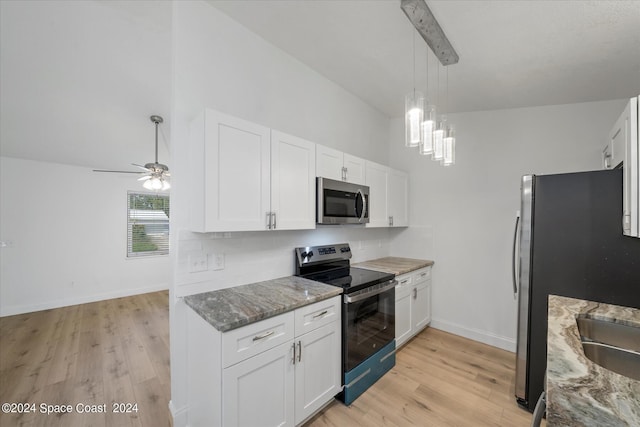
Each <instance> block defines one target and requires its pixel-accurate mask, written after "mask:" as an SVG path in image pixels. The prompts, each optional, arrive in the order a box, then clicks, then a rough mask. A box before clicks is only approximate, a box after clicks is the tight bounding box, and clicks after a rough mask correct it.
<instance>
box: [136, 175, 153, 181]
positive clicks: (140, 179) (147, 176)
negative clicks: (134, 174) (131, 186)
mask: <svg viewBox="0 0 640 427" xmlns="http://www.w3.org/2000/svg"><path fill="white" fill-rule="evenodd" d="M148 179H151V175H145V176H141V177H140V178H138V181H146V180H148Z"/></svg>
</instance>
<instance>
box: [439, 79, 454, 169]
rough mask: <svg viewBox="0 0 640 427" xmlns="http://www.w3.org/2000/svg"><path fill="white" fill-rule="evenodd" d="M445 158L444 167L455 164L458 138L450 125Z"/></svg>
mask: <svg viewBox="0 0 640 427" xmlns="http://www.w3.org/2000/svg"><path fill="white" fill-rule="evenodd" d="M446 103H447V106H448V104H449V69H448V68H447V95H446ZM442 142H443V157H442V165H443V166H451V165H453V164H454V163H455V160H456V137H455V132H454V129H453V126H451V125H450V124H449V125H447V127H446V128H445V133H444V139H443V141H442Z"/></svg>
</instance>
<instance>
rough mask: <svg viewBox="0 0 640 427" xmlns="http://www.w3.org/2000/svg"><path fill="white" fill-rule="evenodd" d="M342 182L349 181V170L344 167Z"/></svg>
mask: <svg viewBox="0 0 640 427" xmlns="http://www.w3.org/2000/svg"><path fill="white" fill-rule="evenodd" d="M342 180H343V181H346V180H347V168H345V167H344V166H343V167H342Z"/></svg>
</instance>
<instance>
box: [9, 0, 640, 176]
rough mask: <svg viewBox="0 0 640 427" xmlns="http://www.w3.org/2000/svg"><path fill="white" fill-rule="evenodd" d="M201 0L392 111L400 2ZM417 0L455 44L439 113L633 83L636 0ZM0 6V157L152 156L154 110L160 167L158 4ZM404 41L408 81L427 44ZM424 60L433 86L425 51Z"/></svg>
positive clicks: (167, 94)
mask: <svg viewBox="0 0 640 427" xmlns="http://www.w3.org/2000/svg"><path fill="white" fill-rule="evenodd" d="M210 3H211V4H213V5H214V6H215V7H218V8H219V9H220V10H222V11H223V12H224V13H226V14H228V15H230V16H231V17H232V18H233V19H235V20H237V21H239V22H240V23H241V24H242V25H244V26H246V27H248V28H249V29H250V30H251V31H254V32H256V33H257V34H259V35H260V36H262V37H263V38H265V39H267V40H268V41H270V42H271V43H273V44H274V45H277V46H278V47H280V48H281V49H283V50H284V51H286V52H288V53H289V54H291V55H292V56H294V57H296V58H298V59H299V60H300V61H302V62H303V63H306V64H308V66H309V67H311V68H312V69H314V70H316V71H317V72H319V73H321V74H323V75H324V76H326V77H327V78H329V79H330V80H332V81H334V82H336V83H338V84H339V85H341V86H342V87H344V88H345V89H347V90H348V91H350V92H352V93H353V94H355V95H356V96H358V97H360V98H361V99H363V100H364V101H365V102H367V103H369V104H371V105H373V106H375V107H376V108H378V109H379V110H380V111H382V112H384V113H385V114H387V115H388V116H389V117H399V116H402V114H403V103H404V94H405V93H407V92H409V91H410V90H411V88H412V58H413V55H412V39H413V37H414V30H413V27H412V26H411V24H410V23H409V21H408V20H407V18H406V17H405V15H404V13H403V12H402V11H401V9H400V0H378V1H375V0H374V1H360V0H358V1H356V0H341V1H337V0H308V1H301V0H299V1H270V0H260V1H250V0H245V1H210ZM428 4H429V6H430V7H431V9H432V11H433V13H434V14H435V16H436V18H437V19H438V20H439V22H440V24H441V26H442V28H443V29H444V31H445V33H446V34H447V36H448V37H449V39H450V41H451V43H452V44H453V46H454V48H455V49H456V50H457V52H458V54H459V55H460V63H459V64H456V65H453V66H450V67H447V68H448V69H449V80H450V85H449V99H450V101H449V105H450V110H451V111H473V110H485V109H501V108H513V107H522V106H536V105H548V104H564V103H574V102H584V101H597V100H606V99H617V98H624V97H630V96H632V95H633V94H638V93H639V92H640V30H639V28H640V1H596V2H594V1H433V0H429V1H428ZM0 8H1V13H0V19H1V22H0V143H1V144H0V150H1V151H0V154H2V155H3V156H11V157H22V158H29V159H36V160H43V161H48V162H56V163H64V164H73V165H80V166H89V167H92V168H105V169H128V168H129V167H130V165H129V164H130V163H132V162H135V163H147V162H150V161H152V160H153V136H154V133H153V132H154V131H153V124H152V123H151V122H150V121H149V116H150V115H152V114H159V115H161V116H164V117H165V119H167V120H166V121H165V123H164V124H163V125H162V126H161V129H160V130H161V134H160V158H159V160H160V162H161V163H168V164H169V166H170V162H169V161H168V150H167V141H168V136H169V134H170V130H169V120H168V119H169V117H168V116H169V113H170V109H171V47H170V46H171V3H170V2H167V1H131V0H124V1H115V0H109V1H102V0H95V1H75V0H55V1H51V0H43V1H36V0H32V1H10V0H1V1H0ZM416 40H417V46H418V48H417V55H416V56H417V72H418V76H417V82H418V87H419V88H421V87H424V86H425V80H426V79H425V77H426V71H425V68H426V67H425V63H426V52H427V50H426V49H427V48H426V44H425V43H424V42H423V41H422V40H421V39H420V38H416ZM430 64H431V79H430V82H431V93H432V94H433V93H434V92H435V82H436V79H435V70H436V68H435V59H434V57H433V56H431V63H430ZM441 82H444V76H443V75H441ZM442 86H444V85H442ZM434 98H435V97H434ZM441 98H442V99H441V100H440V101H439V102H437V104H438V106H440V107H441V106H442V105H443V104H444V99H443V98H444V95H443V96H442V97H441ZM131 169H132V170H133V169H135V168H133V167H131Z"/></svg>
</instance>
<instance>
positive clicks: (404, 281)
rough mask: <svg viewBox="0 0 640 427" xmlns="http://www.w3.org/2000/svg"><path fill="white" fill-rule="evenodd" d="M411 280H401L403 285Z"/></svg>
mask: <svg viewBox="0 0 640 427" xmlns="http://www.w3.org/2000/svg"><path fill="white" fill-rule="evenodd" d="M408 281H409V279H404V280H403V281H402V282H400V284H401V285H404V284H405V283H407V282H408Z"/></svg>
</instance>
